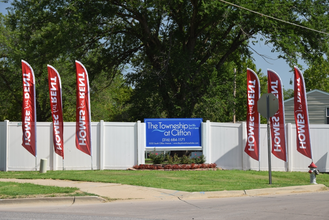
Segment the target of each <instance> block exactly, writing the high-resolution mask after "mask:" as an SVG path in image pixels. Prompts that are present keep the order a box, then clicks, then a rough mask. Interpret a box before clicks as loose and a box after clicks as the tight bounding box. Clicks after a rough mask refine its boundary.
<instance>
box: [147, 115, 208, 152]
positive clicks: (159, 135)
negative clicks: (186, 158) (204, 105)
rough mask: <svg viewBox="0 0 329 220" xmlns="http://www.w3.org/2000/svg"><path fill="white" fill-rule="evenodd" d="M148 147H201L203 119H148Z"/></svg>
mask: <svg viewBox="0 0 329 220" xmlns="http://www.w3.org/2000/svg"><path fill="white" fill-rule="evenodd" d="M144 122H145V127H146V147H201V123H202V118H168V119H167V118H152V119H151V118H147V119H144Z"/></svg>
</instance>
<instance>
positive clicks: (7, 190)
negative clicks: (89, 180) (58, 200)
mask: <svg viewBox="0 0 329 220" xmlns="http://www.w3.org/2000/svg"><path fill="white" fill-rule="evenodd" d="M83 195H86V193H84V192H80V191H79V189H78V188H76V187H57V186H42V185H35V184H31V183H16V182H0V199H11V198H27V197H40V196H42V197H56V196H83Z"/></svg>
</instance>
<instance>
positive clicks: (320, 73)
mask: <svg viewBox="0 0 329 220" xmlns="http://www.w3.org/2000/svg"><path fill="white" fill-rule="evenodd" d="M328 73H329V62H328V60H327V59H325V58H322V57H321V58H319V59H318V60H316V61H315V62H313V63H311V65H309V68H308V69H307V70H305V72H304V80H305V86H306V90H307V91H310V90H312V89H319V90H322V91H325V92H329V78H328Z"/></svg>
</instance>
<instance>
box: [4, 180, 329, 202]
mask: <svg viewBox="0 0 329 220" xmlns="http://www.w3.org/2000/svg"><path fill="white" fill-rule="evenodd" d="M0 181H3V182H18V183H33V184H38V185H47V186H59V187H77V188H79V189H80V190H81V191H83V192H88V193H93V194H96V195H99V196H100V197H103V198H104V197H105V198H109V199H115V200H116V201H132V200H133V201H164V200H167V201H168V200H192V199H209V198H224V197H239V196H262V195H283V194H290V193H309V192H320V191H325V190H328V188H327V187H326V186H324V185H323V184H317V185H305V186H290V187H282V188H266V189H254V190H234V191H216V192H184V191H175V190H167V189H157V188H151V187H142V186H131V185H123V184H115V183H99V182H79V181H68V180H51V179H36V180H33V179H0ZM84 198H85V197H80V198H79V197H75V198H72V197H71V199H70V201H71V203H72V202H73V203H74V202H76V201H78V200H79V201H80V202H83V201H84ZM48 199H49V198H48ZM12 200H13V199H11V201H12ZM23 200H24V199H23ZM44 200H46V199H44ZM1 201H3V200H0V204H1ZM70 201H69V202H70ZM85 202H89V203H90V202H105V200H103V199H101V198H99V197H93V198H91V197H89V199H88V197H86V201H85Z"/></svg>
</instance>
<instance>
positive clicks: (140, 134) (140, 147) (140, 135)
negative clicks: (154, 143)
mask: <svg viewBox="0 0 329 220" xmlns="http://www.w3.org/2000/svg"><path fill="white" fill-rule="evenodd" d="M144 142H145V132H144V130H143V124H142V123H141V121H137V164H145V144H144Z"/></svg>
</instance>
